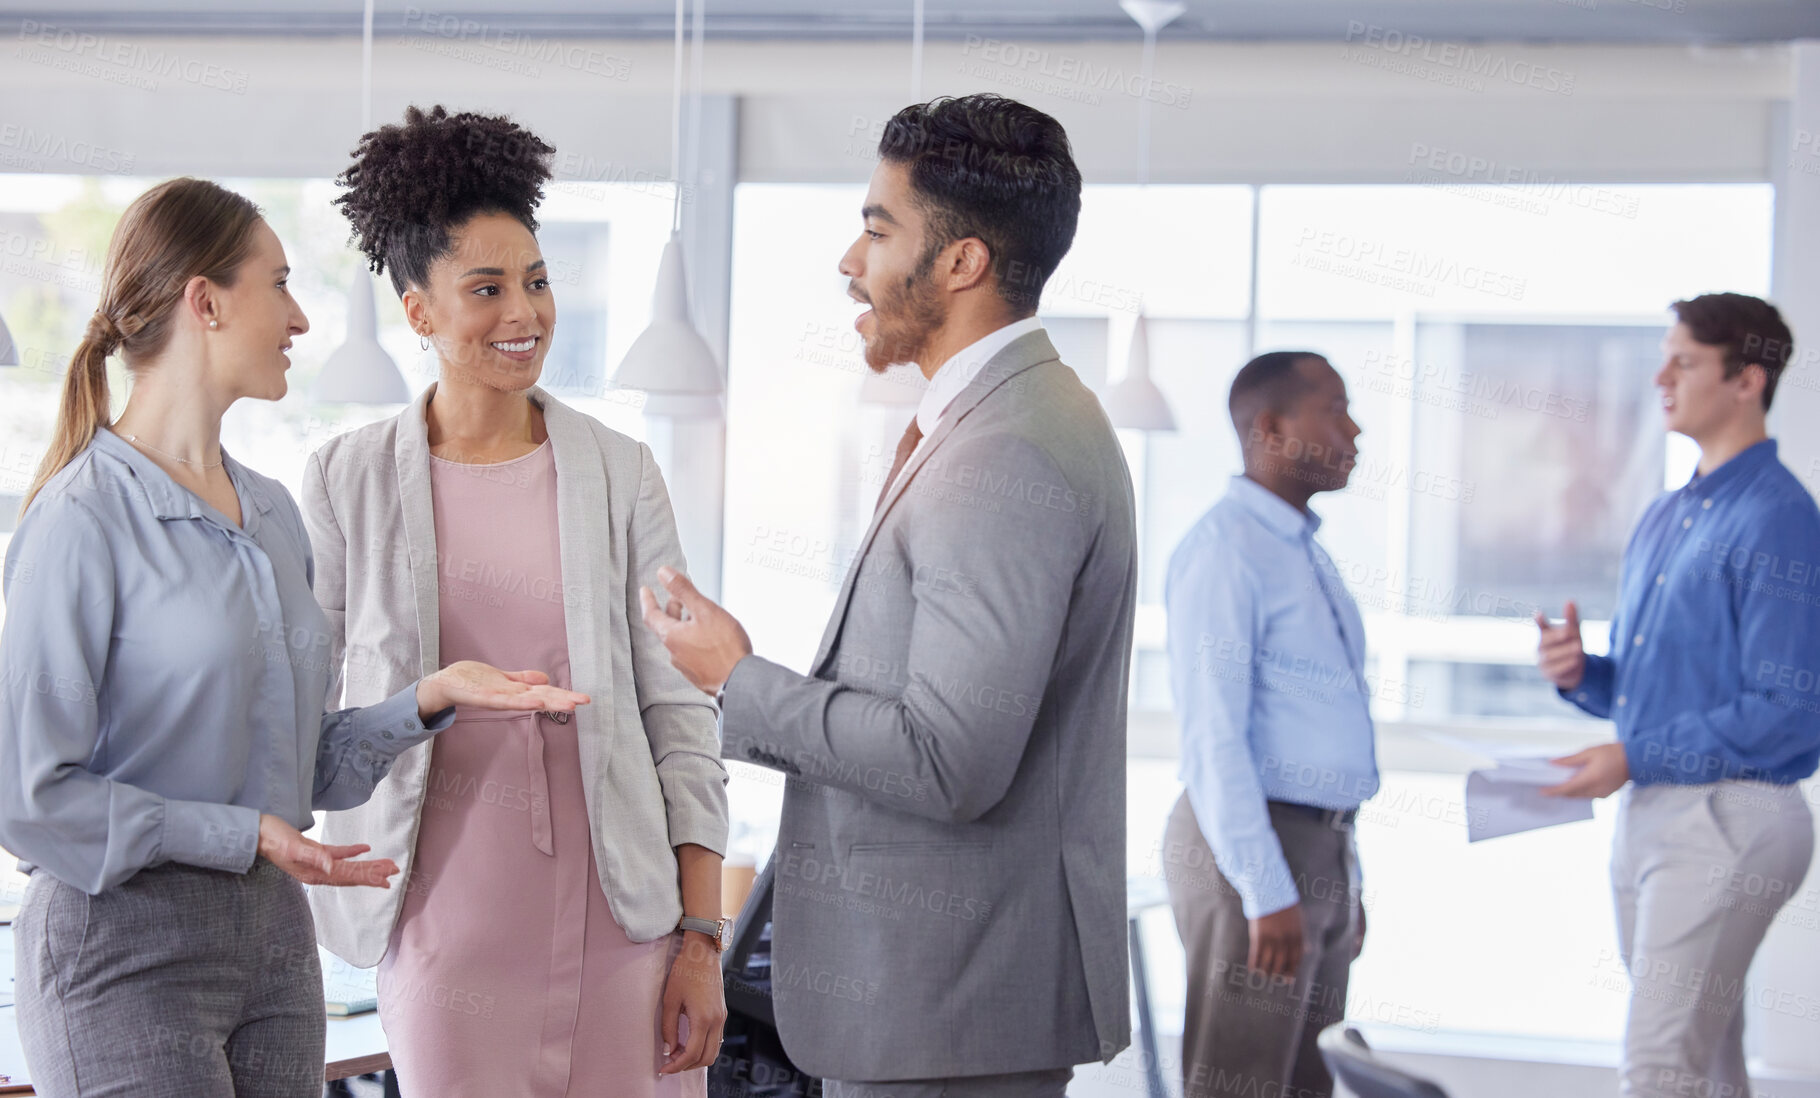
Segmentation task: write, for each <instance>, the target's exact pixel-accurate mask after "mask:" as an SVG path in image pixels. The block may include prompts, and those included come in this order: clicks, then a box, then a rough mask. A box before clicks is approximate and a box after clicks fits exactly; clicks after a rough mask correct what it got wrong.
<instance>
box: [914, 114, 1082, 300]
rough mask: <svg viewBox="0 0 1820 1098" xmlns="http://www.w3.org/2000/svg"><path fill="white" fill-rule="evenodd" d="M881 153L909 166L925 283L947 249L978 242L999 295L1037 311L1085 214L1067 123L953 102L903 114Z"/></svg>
mask: <svg viewBox="0 0 1820 1098" xmlns="http://www.w3.org/2000/svg"><path fill="white" fill-rule="evenodd" d="M878 155H879V156H880V158H882V159H884V160H886V161H890V162H893V163H899V164H904V165H907V166H908V167H909V170H910V190H911V194H912V196H913V199H914V201H915V202H916V203H917V206H918V208H919V209H921V210H922V211H923V213H924V216H925V217H926V218H927V222H928V224H927V228H926V229H925V230H924V240H923V255H922V259H921V262H920V263H919V265H918V270H917V274H918V276H919V277H920V276H921V275H923V274H926V273H928V271H929V269H930V267H931V266H932V265H933V264H934V262H935V256H936V253H938V252H940V251H941V250H942V249H943V248H945V247H947V246H948V245H949V244H952V243H953V242H955V241H956V240H964V239H966V238H967V237H970V236H971V237H977V238H979V240H980V241H981V242H983V243H984V244H985V245H986V251H987V252H988V253H989V254H990V255H991V257H992V274H993V277H994V278H995V279H996V281H997V286H998V292H999V296H1000V297H1002V298H1003V299H1004V300H1005V302H1006V304H1008V305H1010V306H1011V307H1012V309H1013V310H1014V311H1015V312H1018V313H1020V314H1022V315H1029V314H1030V313H1034V312H1036V306H1037V301H1038V299H1039V298H1040V297H1041V296H1042V293H1043V284H1044V283H1045V282H1047V281H1048V280H1049V276H1050V275H1051V274H1052V273H1054V271H1055V267H1056V264H1058V263H1060V262H1061V261H1062V257H1063V256H1065V255H1067V254H1068V249H1069V247H1070V246H1071V245H1072V244H1073V243H1074V228H1075V223H1076V222H1077V221H1079V219H1080V214H1081V172H1080V169H1079V168H1077V167H1075V165H1074V154H1073V152H1072V151H1071V150H1070V149H1069V147H1068V134H1067V132H1066V131H1065V130H1063V129H1062V124H1061V123H1060V122H1057V121H1056V120H1055V119H1053V118H1051V117H1049V116H1048V115H1046V114H1044V113H1043V112H1042V111H1039V110H1037V109H1036V108H1035V107H1030V106H1026V105H1024V104H1022V103H1019V102H1018V101H1017V100H1015V99H1006V98H1005V97H1003V96H999V95H963V96H960V97H958V98H954V97H944V98H941V99H933V100H930V101H929V102H927V103H917V104H914V105H912V106H908V107H905V108H904V109H903V110H901V111H898V112H897V114H896V115H894V116H893V117H892V119H891V121H889V122H887V123H886V124H885V130H884V133H883V135H882V136H880V138H879V142H878Z"/></svg>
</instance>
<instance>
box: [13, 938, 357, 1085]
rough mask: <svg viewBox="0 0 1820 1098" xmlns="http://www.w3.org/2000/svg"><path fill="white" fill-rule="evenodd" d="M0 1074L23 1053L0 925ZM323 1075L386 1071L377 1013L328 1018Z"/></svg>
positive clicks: (18, 1069) (17, 1075) (19, 1074)
mask: <svg viewBox="0 0 1820 1098" xmlns="http://www.w3.org/2000/svg"><path fill="white" fill-rule="evenodd" d="M0 995H4V996H5V1002H6V1004H7V1005H6V1006H5V1007H0V1075H10V1076H12V1077H13V1078H14V1079H21V1078H24V1077H25V1053H24V1051H23V1050H22V1049H21V1048H20V1046H19V1020H18V1016H17V1015H16V1014H15V1013H14V1010H15V1008H14V1007H13V1005H12V1003H13V928H12V926H11V925H10V924H9V925H7V926H0ZM324 1059H325V1067H326V1073H325V1074H326V1077H327V1079H328V1080H329V1081H330V1082H333V1081H334V1080H336V1079H348V1078H352V1077H353V1076H356V1075H367V1074H370V1073H372V1072H375V1071H387V1070H389V1069H390V1068H391V1066H392V1057H391V1054H390V1053H388V1052H387V1051H386V1044H385V1031H384V1030H383V1029H381V1028H380V1027H379V1015H378V1014H374V1013H368V1014H358V1015H355V1016H354V1017H352V1018H330V1019H329V1027H328V1047H327V1054H326V1056H325V1058H324ZM32 1093H35V1092H34V1091H33V1090H32V1088H31V1087H30V1086H25V1085H20V1084H10V1083H9V1084H0V1095H11V1094H32Z"/></svg>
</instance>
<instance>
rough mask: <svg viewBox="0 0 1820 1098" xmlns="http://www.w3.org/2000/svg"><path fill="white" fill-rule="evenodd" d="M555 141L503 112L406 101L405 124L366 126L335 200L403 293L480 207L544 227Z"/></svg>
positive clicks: (378, 268)
mask: <svg viewBox="0 0 1820 1098" xmlns="http://www.w3.org/2000/svg"><path fill="white" fill-rule="evenodd" d="M555 153H556V150H555V148H554V147H552V146H550V145H548V144H546V143H544V141H543V140H541V139H540V138H539V137H538V136H537V135H536V134H534V133H532V132H531V131H529V130H527V129H525V128H524V127H522V126H520V125H518V124H517V123H516V122H513V121H512V120H511V119H509V118H506V117H503V116H500V115H485V114H471V113H467V112H463V113H461V114H450V113H449V112H448V111H446V110H444V109H443V108H442V107H441V106H440V105H438V106H435V107H432V108H430V110H429V112H428V113H425V112H424V111H423V110H421V109H420V108H417V107H408V108H406V110H405V112H404V123H403V124H402V125H399V124H392V125H387V126H381V127H379V128H378V129H376V130H374V131H373V132H371V133H368V134H363V135H362V136H361V138H360V145H359V146H358V147H357V148H356V149H355V150H354V163H353V164H351V165H349V167H348V169H347V170H346V171H344V172H342V173H341V174H340V175H339V176H337V177H336V179H335V182H336V183H337V184H338V185H340V186H342V187H345V188H346V189H347V193H345V194H343V195H341V196H339V197H338V198H336V199H335V205H337V206H340V207H341V212H342V213H343V214H346V215H347V219H348V220H349V221H350V222H352V223H353V226H354V242H355V244H356V245H357V246H358V247H359V248H360V250H361V251H362V252H363V253H365V254H366V257H367V265H368V267H369V268H370V269H371V270H372V272H373V273H374V274H379V273H381V272H383V271H389V272H390V273H391V276H392V288H393V289H395V290H397V291H398V292H399V294H400V295H402V294H403V293H404V291H405V287H407V286H410V285H413V284H415V285H417V286H423V285H427V284H428V281H429V276H430V265H431V264H432V263H434V262H435V261H436V260H438V259H440V258H441V257H443V256H445V255H447V254H448V253H449V250H450V249H451V248H452V247H453V243H454V242H453V240H452V237H451V234H452V233H453V232H454V231H456V230H458V229H460V228H461V227H462V226H463V225H465V224H467V223H468V221H469V219H470V218H472V217H474V216H475V215H476V214H482V213H503V214H508V215H510V216H512V217H515V218H517V219H518V220H519V222H520V223H522V224H523V225H524V227H525V228H527V229H529V230H530V231H532V232H533V233H535V232H536V231H537V217H536V210H537V204H538V203H539V202H542V201H543V186H544V184H545V183H547V182H549V181H550V158H551V157H552V156H554V155H555Z"/></svg>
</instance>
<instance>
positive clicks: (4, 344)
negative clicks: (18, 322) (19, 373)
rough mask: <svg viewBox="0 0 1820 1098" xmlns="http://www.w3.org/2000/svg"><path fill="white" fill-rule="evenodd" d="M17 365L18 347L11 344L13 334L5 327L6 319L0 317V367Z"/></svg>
mask: <svg viewBox="0 0 1820 1098" xmlns="http://www.w3.org/2000/svg"><path fill="white" fill-rule="evenodd" d="M17 365H19V347H18V345H17V344H15V343H14V342H13V333H12V331H11V330H10V329H8V328H7V326H6V318H5V317H3V316H0V366H17Z"/></svg>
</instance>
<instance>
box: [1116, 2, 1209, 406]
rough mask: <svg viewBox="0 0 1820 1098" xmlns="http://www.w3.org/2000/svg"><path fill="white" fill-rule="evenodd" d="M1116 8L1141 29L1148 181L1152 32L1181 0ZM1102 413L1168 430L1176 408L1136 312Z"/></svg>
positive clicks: (1141, 137)
mask: <svg viewBox="0 0 1820 1098" xmlns="http://www.w3.org/2000/svg"><path fill="white" fill-rule="evenodd" d="M1119 7H1121V8H1123V9H1124V10H1125V14H1126V15H1129V16H1131V18H1132V19H1133V20H1135V21H1136V22H1137V25H1138V26H1140V27H1142V28H1143V29H1144V65H1143V84H1142V85H1141V86H1140V87H1141V91H1140V93H1139V95H1138V171H1139V173H1140V174H1139V176H1138V183H1139V185H1140V186H1145V187H1148V186H1149V185H1150V80H1151V71H1152V69H1154V68H1155V66H1156V32H1157V31H1158V30H1161V29H1162V28H1163V27H1166V26H1168V25H1169V24H1170V23H1171V22H1173V21H1174V20H1175V19H1177V18H1178V17H1179V16H1180V15H1181V14H1182V13H1183V12H1185V11H1187V10H1188V6H1187V5H1186V4H1182V3H1177V2H1174V0H1121V3H1120V4H1119ZM1105 406H1106V416H1107V418H1109V419H1111V420H1112V425H1113V426H1114V427H1125V428H1129V429H1131V430H1135V431H1173V430H1175V413H1173V412H1171V411H1170V410H1169V401H1168V400H1167V399H1165V398H1164V396H1163V391H1162V390H1161V389H1158V388H1157V387H1156V382H1154V381H1152V380H1150V320H1149V318H1148V317H1147V316H1145V315H1144V313H1143V312H1141V311H1140V312H1139V313H1138V317H1137V324H1136V325H1135V326H1134V327H1133V328H1132V330H1131V353H1130V354H1128V355H1126V356H1125V376H1124V377H1122V378H1120V379H1119V380H1118V381H1117V382H1116V383H1114V384H1113V385H1112V387H1111V388H1109V389H1107V390H1106V399H1105Z"/></svg>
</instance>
